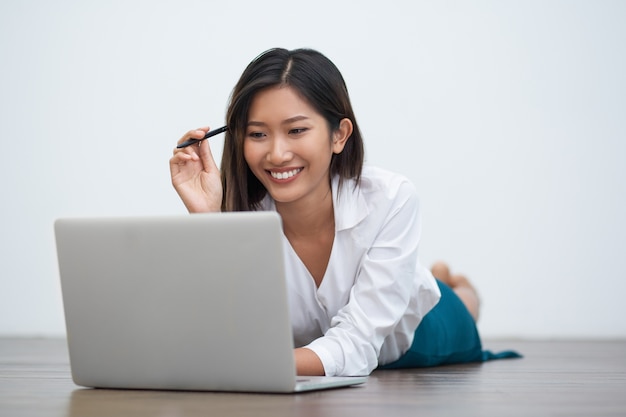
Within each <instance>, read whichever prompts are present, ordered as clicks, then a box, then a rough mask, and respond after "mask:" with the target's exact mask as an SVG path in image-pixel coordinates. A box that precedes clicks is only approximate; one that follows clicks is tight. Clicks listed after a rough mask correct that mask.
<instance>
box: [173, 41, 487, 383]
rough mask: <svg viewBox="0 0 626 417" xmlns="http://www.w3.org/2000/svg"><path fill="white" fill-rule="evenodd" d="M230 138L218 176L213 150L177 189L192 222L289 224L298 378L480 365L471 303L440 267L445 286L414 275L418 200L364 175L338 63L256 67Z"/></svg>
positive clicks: (194, 152) (468, 290) (183, 171)
mask: <svg viewBox="0 0 626 417" xmlns="http://www.w3.org/2000/svg"><path fill="white" fill-rule="evenodd" d="M226 125H227V128H228V130H227V132H226V137H225V143H224V151H223V156H222V162H221V173H220V170H219V169H218V166H217V165H216V163H215V161H214V159H213V156H212V154H211V149H210V146H209V143H208V141H206V140H205V141H201V142H199V144H198V145H193V146H189V147H186V148H182V149H176V150H175V151H174V156H173V157H172V158H171V160H170V170H171V176H172V183H173V185H174V188H175V189H176V191H177V192H178V194H179V196H180V198H181V199H182V201H183V202H184V204H185V206H186V207H187V209H188V210H189V212H191V213H198V212H216V211H245V210H275V211H277V212H278V213H279V214H280V216H281V218H282V220H283V229H284V235H285V245H284V250H285V259H286V269H287V271H288V277H289V282H288V289H289V297H290V299H289V301H290V310H291V311H290V313H291V320H292V326H293V333H294V339H295V340H294V342H295V344H296V346H298V347H297V348H296V349H295V357H296V365H297V370H298V373H299V374H307V375H329V376H332V375H367V374H369V373H370V372H371V371H372V370H374V369H375V368H377V367H386V368H396V367H419V366H432V365H439V364H445V363H458V362H470V361H480V360H483V359H484V356H485V355H487V353H483V351H482V348H481V343H480V338H479V336H478V333H477V330H476V325H475V319H476V318H477V317H478V307H479V303H478V297H477V295H476V292H475V291H474V289H473V288H472V286H471V285H470V284H469V282H468V281H467V280H466V279H465V278H464V277H462V276H452V275H450V273H449V271H448V269H447V266H445V264H438V265H436V266H435V267H434V273H435V274H436V275H437V276H438V277H439V278H440V281H438V280H436V279H435V278H434V277H433V274H432V273H431V272H430V271H428V270H427V269H425V268H423V267H422V266H421V265H420V263H419V262H418V258H417V249H418V244H419V240H420V212H419V204H418V198H417V195H416V192H415V189H414V187H413V185H412V184H411V183H410V182H409V181H408V180H407V179H406V178H404V177H403V176H400V175H398V174H394V173H391V172H388V171H385V170H382V169H379V168H374V167H368V166H366V167H364V166H363V158H364V150H363V141H362V138H361V133H360V131H359V127H358V125H357V121H356V117H355V116H354V113H353V111H352V106H351V103H350V99H349V96H348V91H347V88H346V85H345V82H344V80H343V78H342V76H341V74H340V72H339V70H338V69H337V68H336V67H335V65H334V64H333V63H332V62H331V61H330V60H329V59H327V58H326V57H325V56H323V55H322V54H320V53H319V52H316V51H313V50H307V49H298V50H292V51H288V50H285V49H272V50H269V51H267V52H265V53H263V54H261V55H260V56H258V57H257V58H256V59H254V60H253V61H252V62H251V63H250V64H249V65H248V67H247V68H246V69H245V71H244V72H243V74H242V76H241V78H240V79H239V81H238V83H237V85H236V86H235V88H234V90H233V92H232V95H231V100H230V104H229V107H228V111H227V115H226ZM207 131H208V128H200V129H196V130H191V131H189V132H187V133H186V134H185V135H184V136H183V137H182V138H181V139H180V141H179V143H182V142H184V141H187V140H188V139H201V138H202V137H203V136H204V135H205V133H206V132H207ZM450 287H453V288H454V290H451V288H450Z"/></svg>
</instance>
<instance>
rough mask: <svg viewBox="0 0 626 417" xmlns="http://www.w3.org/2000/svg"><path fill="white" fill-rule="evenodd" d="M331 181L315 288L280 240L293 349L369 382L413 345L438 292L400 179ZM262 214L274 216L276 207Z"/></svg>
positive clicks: (411, 197)
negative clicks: (331, 235) (328, 230)
mask: <svg viewBox="0 0 626 417" xmlns="http://www.w3.org/2000/svg"><path fill="white" fill-rule="evenodd" d="M337 185H338V179H337V178H334V179H333V181H332V192H333V202H334V212H335V239H334V242H333V247H332V252H331V255H330V260H329V262H328V267H327V269H326V273H325V275H324V278H323V280H322V283H321V285H320V287H319V288H317V286H316V285H315V282H314V280H313V277H312V276H311V274H310V273H309V271H308V270H307V268H306V266H305V265H304V264H303V263H302V261H301V260H300V258H299V257H298V255H297V254H296V252H295V250H294V249H293V248H292V246H291V245H290V243H289V241H288V240H287V238H286V237H285V238H284V251H285V266H286V271H287V280H288V291H289V306H290V315H291V323H292V327H293V335H294V343H295V346H296V347H301V346H304V347H307V348H309V349H311V350H312V351H313V352H315V353H316V354H317V355H318V356H319V358H320V360H321V361H322V364H323V365H324V370H325V373H326V375H328V376H333V375H368V374H369V373H370V372H371V371H373V370H374V369H375V368H376V367H377V366H378V365H379V364H381V365H384V364H386V363H390V362H393V361H395V360H397V359H399V358H400V356H401V355H402V354H403V353H404V352H406V350H407V349H408V348H409V347H410V345H411V343H412V342H413V335H414V333H415V329H416V328H417V326H418V324H419V323H420V321H421V320H422V318H423V317H424V315H425V314H426V313H428V311H430V310H431V309H432V307H433V306H434V305H435V304H437V302H438V301H439V298H440V296H441V295H440V292H439V289H438V287H437V284H436V282H435V279H434V278H433V276H432V274H431V273H430V271H428V270H427V269H425V268H424V267H422V266H421V265H420V264H419V261H418V258H417V249H418V244H419V241H420V231H421V226H420V212H419V202H418V198H417V193H416V191H415V188H414V186H413V185H412V184H411V183H410V182H409V181H408V180H407V179H406V178H405V177H403V176H401V175H398V174H394V173H391V172H388V171H385V170H382V169H379V168H374V167H367V166H366V167H364V169H363V173H362V176H361V182H360V185H359V186H358V187H356V188H355V182H354V181H352V180H348V181H344V183H343V185H342V187H341V190H339V191H338V189H337ZM263 205H264V208H265V209H269V210H275V205H274V203H273V201H271V200H270V199H269V198H266V200H264V204H263Z"/></svg>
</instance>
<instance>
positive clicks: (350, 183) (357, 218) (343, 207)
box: [331, 175, 369, 231]
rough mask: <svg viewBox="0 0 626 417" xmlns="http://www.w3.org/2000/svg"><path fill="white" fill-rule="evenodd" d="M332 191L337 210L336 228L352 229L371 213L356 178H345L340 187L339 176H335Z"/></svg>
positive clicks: (335, 209)
mask: <svg viewBox="0 0 626 417" xmlns="http://www.w3.org/2000/svg"><path fill="white" fill-rule="evenodd" d="M331 186H332V191H333V198H334V204H333V206H334V207H333V209H334V211H335V230H337V231H340V230H344V229H350V228H352V227H354V226H356V225H357V224H359V223H360V222H361V221H362V220H363V219H364V218H365V217H367V215H368V214H369V209H368V207H367V202H366V201H365V198H364V197H363V193H362V192H361V187H359V186H358V185H357V184H356V181H355V180H354V179H352V178H351V179H346V180H344V182H343V184H342V186H341V190H340V189H339V176H338V175H335V176H334V177H333V180H332V183H331Z"/></svg>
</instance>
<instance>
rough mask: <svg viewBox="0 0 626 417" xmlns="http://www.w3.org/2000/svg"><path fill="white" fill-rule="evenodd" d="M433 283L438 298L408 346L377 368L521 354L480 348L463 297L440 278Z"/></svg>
mask: <svg viewBox="0 0 626 417" xmlns="http://www.w3.org/2000/svg"><path fill="white" fill-rule="evenodd" d="M437 285H438V286H439V289H440V290H441V299H440V300H439V302H438V303H437V305H436V306H435V307H433V309H432V310H431V311H430V312H428V314H426V316H424V319H423V320H422V322H421V323H420V324H419V326H418V327H417V329H416V330H415V338H414V339H413V344H412V345H411V347H410V348H409V350H408V351H407V352H406V353H405V354H404V355H403V356H402V357H401V358H400V359H398V360H397V361H395V362H392V363H389V364H387V365H383V366H380V367H379V368H378V369H398V368H423V367H429V366H438V365H448V364H454V363H468V362H484V361H487V360H492V359H504V358H519V357H521V355H520V354H518V353H517V352H513V351H505V352H499V353H492V352H490V351H488V350H483V348H482V343H481V341H480V336H479V335H478V329H477V328H476V323H475V322H474V319H473V318H472V316H471V315H470V313H469V311H468V310H467V308H466V307H465V304H463V301H461V299H460V298H459V297H458V296H457V295H456V293H455V292H454V291H452V289H451V288H450V287H448V286H447V285H446V284H444V283H443V282H441V281H439V280H437Z"/></svg>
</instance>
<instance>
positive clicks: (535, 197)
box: [0, 0, 626, 338]
mask: <svg viewBox="0 0 626 417" xmlns="http://www.w3.org/2000/svg"><path fill="white" fill-rule="evenodd" d="M625 22H626V2H624V1H591V0H588V1H570V0H567V1H566V0H563V1H555V0H541V1H496V0H493V1H473V2H466V1H459V2H450V1H429V2H425V1H408V0H407V1H386V2H379V1H376V2H374V1H363V0H358V1H339V0H334V1H327V0H317V1H315V2H312V1H311V2H302V3H299V2H295V1H279V0H266V1H262V2H260V1H253V0H248V1H240V2H237V1H225V0H224V1H220V2H216V1H205V0H198V1H184V0H172V1H160V0H156V1H151V0H150V1H148V0H146V1H136V0H130V1H126V0H124V1H121V0H120V1H89V2H82V1H78V0H77V1H70V0H57V1H54V2H48V1H43V0H39V1H38V0H30V1H29V0H23V1H17V0H4V1H2V2H1V3H0V59H1V63H0V140H1V143H2V149H3V152H2V163H1V164H0V169H1V171H0V174H1V178H2V189H1V193H0V195H1V198H2V204H1V205H0V227H1V229H0V335H41V336H46V335H63V334H64V331H65V330H64V323H63V309H62V303H61V296H60V285H59V278H58V271H57V263H56V253H55V245H54V236H53V229H52V225H53V221H54V220H55V219H56V218H57V217H62V216H74V215H78V216H92V215H152V214H180V213H184V212H185V210H184V207H183V205H182V204H181V203H180V202H179V200H178V198H177V196H176V194H175V192H174V191H173V189H172V187H171V185H170V179H169V168H168V159H169V157H170V155H171V150H172V148H173V146H174V144H175V143H176V141H177V140H178V138H179V137H180V136H181V135H182V134H183V133H184V132H185V131H187V130H189V129H191V128H195V127H198V126H203V125H207V124H208V125H211V126H213V127H218V126H221V125H222V123H223V119H224V114H225V109H226V105H227V101H228V96H229V93H230V91H231V88H232V87H233V85H234V83H235V82H236V80H237V78H238V77H239V75H240V74H241V71H242V70H243V68H244V67H245V65H246V64H247V63H248V62H249V61H250V60H251V59H253V58H254V57H255V56H256V55H258V54H259V53H260V52H262V51H264V50H266V49H268V48H270V47H274V46H281V47H286V48H290V49H291V48H297V47H312V48H315V49H318V50H320V51H321V52H323V53H325V54H326V55H327V56H328V57H330V58H331V59H332V60H333V61H334V62H335V63H336V64H337V66H338V67H339V68H340V70H341V71H342V72H343V74H344V77H345V79H346V81H347V83H348V87H349V90H350V93H351V96H352V100H353V104H354V107H355V110H356V113H357V118H358V122H359V123H360V125H361V128H362V130H363V133H364V135H365V140H366V151H367V160H368V162H370V163H373V164H377V165H382V166H384V167H386V168H389V169H392V170H396V171H399V172H402V173H404V174H405V175H407V176H408V177H409V178H411V180H413V181H414V182H415V184H416V186H417V188H418V190H419V192H420V196H421V199H422V207H423V222H424V235H423V241H422V261H423V262H424V263H426V264H429V263H431V262H432V261H434V260H436V259H440V258H441V259H445V260H447V261H449V262H450V263H451V264H452V266H453V268H454V269H456V270H461V271H462V272H465V273H467V274H468V275H469V276H470V277H471V278H472V279H473V280H474V282H475V283H476V284H477V286H478V288H479V290H480V293H481V296H482V299H483V311H482V317H481V320H480V323H479V324H480V329H481V332H482V334H483V335H484V336H486V337H526V338H535V337H549V338H552V337H581V338H585V337H593V338H614V337H622V338H623V337H626V307H625V306H626V304H625V303H624V301H623V298H624V295H625V294H626V272H625V271H626V256H624V255H625V246H626V245H625V236H626V220H625V219H624V215H625V213H626V186H625V178H626V168H625V167H624V166H625V163H626V127H625V120H626V76H625V74H626V46H625V45H626V29H625V27H626V25H625ZM212 143H213V144H214V149H219V147H220V145H221V143H220V141H219V140H213V141H212ZM220 154H221V152H219V151H217V152H216V155H217V158H219V155H220Z"/></svg>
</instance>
